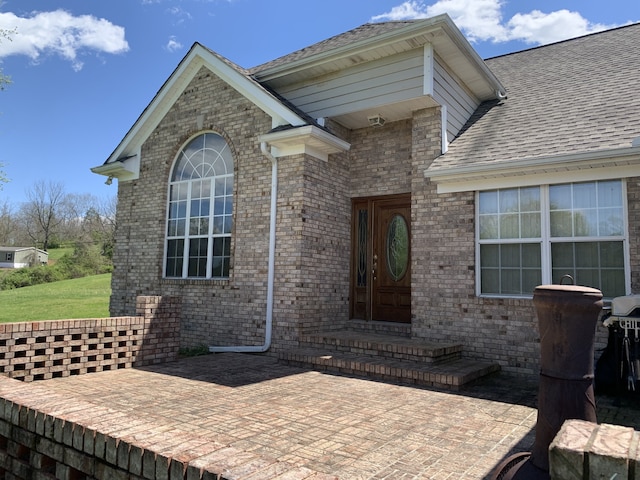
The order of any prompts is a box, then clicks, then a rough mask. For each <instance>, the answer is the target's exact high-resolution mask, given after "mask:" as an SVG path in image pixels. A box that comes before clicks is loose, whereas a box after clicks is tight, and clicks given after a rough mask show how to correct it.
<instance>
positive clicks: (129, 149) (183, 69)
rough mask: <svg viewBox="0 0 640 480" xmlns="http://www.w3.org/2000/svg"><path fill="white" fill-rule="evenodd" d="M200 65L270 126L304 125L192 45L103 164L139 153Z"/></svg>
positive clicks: (263, 92)
mask: <svg viewBox="0 0 640 480" xmlns="http://www.w3.org/2000/svg"><path fill="white" fill-rule="evenodd" d="M202 66H206V67H207V68H209V69H210V70H211V71H212V72H213V73H214V74H215V75H216V76H218V77H219V78H220V79H222V80H223V81H224V82H225V83H227V84H228V85H229V86H231V87H232V88H234V89H235V90H237V91H238V92H239V93H240V94H241V95H243V96H244V97H245V98H247V99H248V100H249V101H251V102H252V103H254V104H255V105H256V106H257V107H258V108H260V109H262V110H263V111H264V112H265V113H267V114H268V115H270V116H271V117H272V118H273V122H272V124H273V126H274V127H275V126H279V125H289V124H290V125H294V126H298V125H304V124H306V122H305V120H304V119H303V118H301V117H300V116H299V115H298V114H296V113H295V112H293V111H292V110H290V109H289V108H287V107H286V106H284V105H283V104H282V102H280V101H279V100H278V99H276V98H275V97H274V96H273V95H271V94H270V93H269V92H267V91H266V90H265V89H263V88H262V87H261V86H260V85H259V84H258V83H256V82H254V81H252V80H251V79H249V78H247V77H246V76H245V75H243V74H242V73H240V72H239V71H237V70H236V69H234V68H233V67H232V66H231V65H229V64H227V63H225V62H224V61H223V60H222V59H221V58H219V57H218V56H216V55H214V54H213V53H212V52H211V51H209V50H207V49H206V48H204V47H203V46H202V45H200V44H197V43H196V44H195V45H194V46H193V47H192V48H191V50H190V51H189V53H188V54H187V55H186V56H185V57H184V59H183V60H182V61H181V62H180V64H179V65H178V67H177V68H176V69H175V70H174V72H173V73H172V74H171V76H170V77H169V79H168V80H167V81H166V82H165V83H164V85H163V86H162V87H161V89H160V91H159V92H158V93H157V94H156V96H155V97H154V98H153V100H152V101H151V103H150V104H149V105H148V106H147V108H146V109H145V110H144V112H143V113H142V115H140V117H139V118H138V120H137V121H136V122H135V123H134V125H133V126H132V127H131V129H130V130H129V132H127V134H126V136H125V137H124V139H123V140H122V141H121V142H120V144H119V145H118V147H117V148H116V149H115V150H114V152H113V153H112V154H111V155H110V156H109V158H108V159H107V161H106V162H105V163H111V162H117V161H118V159H120V158H122V157H125V156H129V155H131V154H132V153H133V152H137V151H139V149H140V148H141V147H142V144H143V143H144V142H145V141H146V139H147V138H148V137H149V135H150V134H151V132H153V130H154V129H155V128H156V127H157V126H158V124H159V123H160V121H161V120H162V119H163V118H164V116H165V115H166V114H167V112H168V111H169V110H170V109H171V107H172V106H173V105H174V103H175V102H176V101H177V100H178V98H180V95H182V92H183V91H184V89H185V88H186V86H187V85H188V84H189V82H191V80H193V78H194V77H195V75H196V74H197V73H198V71H199V70H200V68H201V67H202Z"/></svg>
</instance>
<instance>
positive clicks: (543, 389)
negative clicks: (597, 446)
mask: <svg viewBox="0 0 640 480" xmlns="http://www.w3.org/2000/svg"><path fill="white" fill-rule="evenodd" d="M533 304H534V305H535V308H536V313H537V316H538V327H539V331H540V383H539V387H538V419H537V422H536V438H535V442H534V444H533V448H532V451H531V453H530V454H528V453H520V454H516V455H513V456H511V457H509V458H507V459H506V460H505V461H504V462H503V463H502V464H501V465H500V466H499V467H498V469H497V470H496V471H495V472H494V474H493V476H492V480H511V479H514V480H529V479H531V480H533V479H548V478H550V477H549V445H550V444H551V442H552V441H553V439H554V437H555V436H556V435H557V433H558V431H559V430H560V427H561V426H562V424H563V423H564V421H565V420H568V419H579V420H587V421H590V422H594V423H595V422H597V419H596V404H595V396H594V392H593V377H594V368H593V363H594V362H593V359H594V344H595V331H596V323H597V321H598V316H599V315H600V311H601V310H602V292H601V291H600V290H597V289H595V288H589V287H582V286H575V285H541V286H539V287H537V288H536V289H535V291H534V294H533Z"/></svg>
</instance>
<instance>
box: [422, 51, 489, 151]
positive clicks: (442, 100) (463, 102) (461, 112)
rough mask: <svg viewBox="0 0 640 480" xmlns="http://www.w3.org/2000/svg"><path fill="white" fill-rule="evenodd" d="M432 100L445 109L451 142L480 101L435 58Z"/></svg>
mask: <svg viewBox="0 0 640 480" xmlns="http://www.w3.org/2000/svg"><path fill="white" fill-rule="evenodd" d="M433 98H434V99H435V100H436V101H437V102H438V103H439V104H440V105H446V107H447V137H448V140H449V141H452V140H453V139H454V138H455V136H456V135H457V134H458V132H460V130H461V129H462V127H463V126H464V124H465V123H467V120H468V119H469V117H471V115H472V114H473V112H475V111H476V109H477V108H478V106H479V105H480V101H478V99H477V98H475V97H474V96H473V95H471V94H470V93H469V92H468V90H467V89H466V88H464V87H463V86H462V85H461V84H460V82H458V80H457V79H456V78H455V77H454V76H453V75H452V74H451V73H449V71H448V70H447V69H446V67H444V66H443V64H442V63H441V62H440V61H439V59H438V58H436V59H435V60H434V62H433Z"/></svg>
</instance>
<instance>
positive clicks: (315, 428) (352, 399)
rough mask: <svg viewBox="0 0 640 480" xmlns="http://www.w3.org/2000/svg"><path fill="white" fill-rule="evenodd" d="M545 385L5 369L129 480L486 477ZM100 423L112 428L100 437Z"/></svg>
mask: <svg viewBox="0 0 640 480" xmlns="http://www.w3.org/2000/svg"><path fill="white" fill-rule="evenodd" d="M536 392H537V383H536V382H535V381H526V380H524V379H522V378H517V379H516V378H514V377H509V376H507V375H504V374H503V375H500V376H497V377H494V378H492V379H490V380H487V381H485V382H483V383H482V384H480V385H476V386H474V387H470V388H468V389H466V390H464V391H462V392H456V393H451V392H445V391H439V390H433V389H422V388H416V387H408V386H400V385H393V384H388V383H382V382H375V381H371V380H364V379H360V378H354V377H348V376H338V375H331V374H326V373H319V372H314V371H309V370H305V369H300V368H296V367H292V366H286V365H281V364H279V363H277V361H276V360H275V359H273V358H271V357H267V356H257V355H243V354H232V353H228V354H217V355H207V356H202V357H194V358H186V359H181V360H179V361H176V362H170V363H166V364H162V365H154V366H147V367H143V368H130V369H120V370H112V371H106V372H98V373H93V374H90V375H80V376H71V377H65V378H56V379H52V380H43V381H39V382H34V383H23V382H18V381H15V380H12V379H8V378H4V377H1V378H0V397H2V398H4V399H5V409H6V408H7V407H6V405H8V402H15V403H16V404H17V403H20V404H21V405H26V406H27V407H29V408H31V409H34V410H39V411H45V412H48V414H49V415H55V418H56V419H61V420H60V421H64V420H65V419H66V420H69V421H73V422H75V423H76V424H79V425H83V427H84V428H83V429H82V430H81V431H82V432H83V433H84V435H85V437H84V440H83V437H82V436H81V435H80V433H79V432H80V430H78V429H76V430H78V432H76V431H75V430H73V431H71V429H69V431H68V432H65V429H64V428H60V429H59V430H60V433H59V434H58V436H59V437H60V438H59V440H60V441H61V442H62V443H68V444H70V445H72V446H75V447H76V449H79V451H83V450H84V451H91V452H93V453H95V454H96V455H101V456H102V457H103V458H105V462H106V460H107V459H108V460H109V462H111V464H113V465H114V466H117V465H122V466H124V465H125V464H126V465H127V466H128V468H129V469H130V471H131V469H132V467H133V469H134V470H135V469H137V471H138V474H139V475H138V476H136V477H134V476H131V477H123V478H174V477H172V476H171V475H172V472H173V471H174V470H173V469H175V471H179V470H181V469H183V468H185V467H186V465H187V464H189V465H190V467H189V469H190V470H187V471H186V472H187V474H185V478H198V475H200V476H201V475H203V470H201V468H205V467H208V466H211V465H216V467H217V468H218V470H219V471H222V472H224V478H227V479H231V478H234V479H246V480H258V479H267V478H279V479H303V478H309V479H316V480H319V479H327V478H340V479H383V478H389V479H391V478H393V479H411V478H415V479H418V478H423V479H454V478H455V479H462V480H465V479H466V480H470V479H486V478H488V477H489V476H490V474H491V472H492V470H493V469H494V468H495V466H496V465H497V464H498V463H499V462H500V460H501V459H503V458H504V457H505V456H507V455H509V454H511V453H513V452H515V451H526V450H528V449H529V447H530V446H531V444H532V442H533V438H534V431H533V428H534V426H535V421H536V413H537V411H536V410H535V397H536ZM597 400H598V420H599V421H600V422H601V423H612V424H620V425H626V426H631V427H634V428H636V429H640V405H639V404H638V402H637V398H635V399H634V398H611V397H603V396H598V398H597ZM38 418H39V417H37V416H36V417H35V419H34V420H33V422H34V423H36V428H37V420H38ZM47 418H49V417H47V416H45V417H44V419H45V420H46V419H47ZM29 423H30V420H29V419H25V424H29ZM67 423H69V422H67ZM42 428H43V430H46V428H45V427H44V426H43V427H42ZM89 431H90V432H99V433H100V435H93V436H92V437H91V441H90V442H88V440H87V437H86V435H87V432H89ZM107 434H108V435H107ZM65 435H67V436H68V438H65ZM110 439H116V440H110ZM101 442H102V443H101ZM87 443H91V445H87ZM98 444H99V445H98ZM89 447H90V448H89ZM124 447H126V448H124ZM98 450H99V451H100V453H99V454H98V453H96V452H98ZM154 452H155V453H154ZM78 461H79V460H78ZM87 468H89V467H87ZM101 468H104V467H101ZM205 470H206V468H205ZM189 475H191V477H190V476H189ZM114 478H115V477H114ZM202 478H217V477H206V476H203V477H202Z"/></svg>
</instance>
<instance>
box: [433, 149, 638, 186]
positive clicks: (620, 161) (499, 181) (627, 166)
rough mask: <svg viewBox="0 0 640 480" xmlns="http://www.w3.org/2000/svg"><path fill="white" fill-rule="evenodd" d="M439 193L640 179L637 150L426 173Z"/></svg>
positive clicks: (593, 153)
mask: <svg viewBox="0 0 640 480" xmlns="http://www.w3.org/2000/svg"><path fill="white" fill-rule="evenodd" d="M424 175H425V177H427V178H429V179H431V180H432V181H433V182H434V183H436V185H437V191H438V193H454V192H470V191H477V190H492V189H496V188H509V187H516V186H519V187H520V186H523V187H524V186H533V185H553V184H557V183H566V182H586V181H594V180H608V179H616V178H630V177H638V176H640V147H631V148H619V149H613V150H606V151H595V152H582V153H576V154H568V155H559V156H556V157H545V158H534V159H523V160H519V161H513V162H509V164H508V165H504V163H501V164H498V165H490V164H489V165H486V164H485V165H479V166H471V167H457V168H455V167H454V168H450V169H442V170H435V171H430V170H428V169H427V170H426V171H425V174H424Z"/></svg>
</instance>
